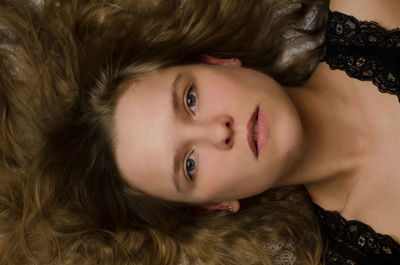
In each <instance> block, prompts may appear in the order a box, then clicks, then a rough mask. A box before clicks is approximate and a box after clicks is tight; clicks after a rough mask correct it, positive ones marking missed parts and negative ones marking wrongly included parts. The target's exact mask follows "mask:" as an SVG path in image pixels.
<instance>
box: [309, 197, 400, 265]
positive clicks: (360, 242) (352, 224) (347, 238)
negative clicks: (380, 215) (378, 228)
mask: <svg viewBox="0 0 400 265" xmlns="http://www.w3.org/2000/svg"><path fill="white" fill-rule="evenodd" d="M314 209H315V212H316V214H317V215H318V216H319V219H320V225H321V231H322V233H323V235H324V237H325V238H326V239H327V241H328V248H327V253H326V255H325V259H326V260H325V262H326V265H329V264H353V265H358V264H381V265H382V264H397V263H396V262H400V245H399V244H398V243H397V242H396V241H395V240H394V239H393V238H391V237H390V236H388V235H383V234H379V233H376V232H375V231H374V230H373V229H372V228H371V227H370V226H368V225H367V224H364V223H362V222H359V221H355V220H351V221H347V220H346V219H344V218H343V217H342V216H341V215H340V214H339V213H338V212H337V211H325V210H324V209H322V208H321V207H319V206H318V205H316V204H315V205H314Z"/></svg>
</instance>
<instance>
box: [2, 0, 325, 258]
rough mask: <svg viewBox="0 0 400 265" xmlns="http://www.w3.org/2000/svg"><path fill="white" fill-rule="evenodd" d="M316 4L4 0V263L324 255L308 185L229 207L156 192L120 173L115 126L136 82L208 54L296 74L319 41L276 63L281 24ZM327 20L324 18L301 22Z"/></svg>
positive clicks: (315, 54)
mask: <svg viewBox="0 0 400 265" xmlns="http://www.w3.org/2000/svg"><path fill="white" fill-rule="evenodd" d="M319 2H321V7H326V4H325V1H319ZM313 4H315V1H306V0H298V1H289V0H287V1H274V0H265V1H257V0H254V1H250V0H243V1H229V0H221V1H211V0H209V1H196V0H191V1H190V0H186V1H182V0H181V1H178V0H176V1H173V0H171V1H161V0H160V1H148V0H138V1H123V0H120V1H118V0H115V1H111V0H110V1H90V0H79V1H78V0H71V1H52V0H49V1H45V2H44V3H43V5H42V6H40V7H38V6H37V5H35V4H33V3H31V2H30V1H26V0H4V1H2V3H1V4H0V13H1V16H0V25H1V28H0V30H2V31H1V32H2V35H1V37H2V39H3V40H4V41H3V43H4V44H1V46H0V59H1V64H2V66H7V67H3V68H4V69H2V70H1V73H0V81H1V90H0V100H1V101H0V103H1V105H0V118H1V126H2V131H4V133H3V134H2V135H1V138H0V147H1V150H0V156H1V159H2V160H1V165H0V169H1V171H0V172H1V173H0V177H1V180H0V181H1V184H2V185H1V188H0V189H1V190H0V207H1V208H0V218H1V219H0V224H1V225H0V234H1V235H2V236H1V238H0V262H1V263H2V264H179V263H181V264H224V265H226V264H279V263H280V262H284V261H285V260H286V261H287V260H290V259H292V260H293V259H295V260H296V264H318V263H319V262H320V256H321V252H322V239H321V236H320V233H319V230H318V220H317V219H316V217H315V216H314V215H313V211H312V207H311V201H310V199H309V197H308V195H307V193H306V192H305V190H304V188H303V187H301V186H299V187H287V188H280V189H274V190H270V191H267V192H265V193H263V194H261V195H259V196H255V197H252V198H249V199H245V200H243V201H242V202H241V205H242V207H241V210H240V211H239V212H238V213H235V214H230V213H228V212H223V211H221V212H204V211H203V210H202V209H201V207H199V206H193V205H185V204H180V203H175V202H169V201H164V200H160V199H157V198H153V197H150V196H148V195H146V194H144V193H142V192H140V191H138V190H135V189H134V188H132V187H130V186H128V185H127V184H126V183H125V182H124V181H123V180H122V178H121V177H120V175H119V173H118V170H117V168H116V166H115V161H114V156H113V138H112V133H111V131H112V128H113V115H114V112H113V111H114V109H115V105H116V103H117V101H118V99H119V96H120V95H121V94H122V93H123V91H124V90H125V89H126V88H127V84H128V83H129V82H131V81H133V80H137V79H140V78H141V77H142V76H143V75H144V74H148V73H151V72H153V71H157V70H160V69H163V68H165V67H168V66H173V65H182V64H191V63H196V62H198V61H199V56H200V55H201V54H210V55H213V56H217V57H221V58H230V57H239V58H241V59H242V61H243V63H244V65H245V66H247V67H252V68H254V69H257V70H260V71H263V72H265V73H267V74H270V75H271V76H272V77H274V78H276V79H277V80H278V81H280V82H281V83H283V84H291V83H293V82H299V80H300V78H299V77H298V76H296V74H301V75H302V76H303V77H306V76H307V75H308V74H310V73H309V72H304V65H307V63H308V61H309V60H315V59H314V58H319V57H320V55H321V53H322V47H318V48H316V49H314V50H312V51H310V52H309V53H307V54H304V55H302V56H300V57H299V59H298V61H297V63H296V64H294V65H292V66H290V67H287V68H285V69H281V68H279V67H277V64H278V62H279V60H280V58H281V56H282V53H283V50H282V49H283V48H282V47H284V45H283V42H284V40H283V38H282V32H285V31H287V30H291V29H293V27H295V25H294V21H296V19H298V18H299V17H301V16H303V15H304V14H305V12H306V11H307V10H308V9H309V8H310V6H311V5H313ZM285 10H286V11H285ZM287 10H290V12H289V11H287ZM323 30H324V23H323V18H321V23H320V26H319V27H317V28H314V29H313V31H310V32H305V33H304V32H303V33H304V34H308V35H313V34H315V35H317V34H319V33H320V32H321V31H323ZM285 73H286V74H285ZM288 73H291V74H288ZM292 75H295V76H296V77H292ZM3 169H4V170H3ZM3 184H4V185H3Z"/></svg>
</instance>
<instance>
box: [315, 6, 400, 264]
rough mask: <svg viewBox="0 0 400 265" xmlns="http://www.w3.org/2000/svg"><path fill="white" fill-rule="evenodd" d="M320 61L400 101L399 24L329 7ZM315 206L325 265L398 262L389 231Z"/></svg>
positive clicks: (398, 251)
mask: <svg viewBox="0 0 400 265" xmlns="http://www.w3.org/2000/svg"><path fill="white" fill-rule="evenodd" d="M323 61H326V62H327V63H328V65H329V66H330V68H331V69H340V70H344V71H346V73H347V74H348V75H349V76H350V77H353V78H357V79H359V80H363V81H372V82H373V84H374V85H376V86H377V88H378V89H379V91H381V92H383V93H390V94H393V95H396V96H397V97H398V99H399V101H400V29H395V30H387V29H385V28H383V27H381V26H379V25H378V24H377V23H375V22H365V21H358V20H357V19H356V18H354V17H352V16H348V15H345V14H342V13H339V12H330V13H329V19H328V25H327V31H326V54H325V56H324V58H323ZM399 121H400V117H399ZM315 211H316V213H317V215H318V216H319V217H320V225H321V230H322V233H323V235H324V237H325V238H326V239H327V244H328V246H327V252H326V255H325V264H326V265H333V264H335V265H336V264H346V265H372V264H379V265H384V264H393V265H394V264H400V244H399V243H397V242H396V241H394V240H393V239H392V238H391V237H390V236H388V235H382V234H379V233H376V232H375V231H374V230H373V229H372V228H371V227H370V226H368V225H366V224H364V223H362V222H359V221H347V220H346V219H344V218H343V217H342V216H341V215H340V214H339V213H338V212H336V211H325V210H323V209H322V208H320V207H319V206H317V205H315ZM399 225H400V224H399Z"/></svg>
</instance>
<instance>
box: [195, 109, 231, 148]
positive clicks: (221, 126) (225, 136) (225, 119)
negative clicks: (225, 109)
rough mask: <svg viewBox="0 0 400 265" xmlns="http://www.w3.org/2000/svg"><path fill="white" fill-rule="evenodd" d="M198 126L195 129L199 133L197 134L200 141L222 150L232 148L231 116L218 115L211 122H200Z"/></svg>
mask: <svg viewBox="0 0 400 265" xmlns="http://www.w3.org/2000/svg"><path fill="white" fill-rule="evenodd" d="M196 127H197V126H196ZM199 127H200V128H199ZM199 127H198V128H197V130H196V131H197V132H198V133H199V134H200V135H198V136H197V137H198V139H200V141H202V142H207V143H210V144H212V145H214V146H215V147H217V148H219V149H223V150H228V149H231V148H232V146H233V118H232V117H231V116H228V115H223V116H219V117H217V118H216V119H214V120H212V121H211V122H208V123H205V124H200V125H199Z"/></svg>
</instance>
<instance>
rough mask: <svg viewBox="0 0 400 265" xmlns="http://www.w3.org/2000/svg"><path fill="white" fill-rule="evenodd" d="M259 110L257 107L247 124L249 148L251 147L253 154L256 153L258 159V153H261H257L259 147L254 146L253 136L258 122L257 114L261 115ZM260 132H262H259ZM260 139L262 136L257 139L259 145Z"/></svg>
mask: <svg viewBox="0 0 400 265" xmlns="http://www.w3.org/2000/svg"><path fill="white" fill-rule="evenodd" d="M259 109H260V108H259V106H257V108H256V109H255V111H254V112H253V114H252V115H251V117H250V119H249V121H248V122H247V143H248V144H249V147H250V149H251V151H253V153H254V155H255V157H256V158H258V153H259V152H257V148H258V146H257V147H256V146H255V144H254V141H253V134H254V123H255V121H256V117H257V114H259ZM259 118H260V117H259ZM258 126H260V125H258ZM258 131H260V130H258ZM259 137H260V136H258V137H257V143H258V138H259ZM258 145H259V144H258Z"/></svg>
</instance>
